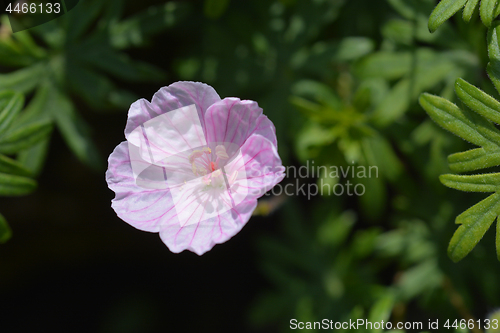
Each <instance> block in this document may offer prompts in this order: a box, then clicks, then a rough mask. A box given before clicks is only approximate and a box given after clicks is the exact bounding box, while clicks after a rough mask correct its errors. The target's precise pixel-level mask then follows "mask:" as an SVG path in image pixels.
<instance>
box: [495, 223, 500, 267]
mask: <svg viewBox="0 0 500 333" xmlns="http://www.w3.org/2000/svg"><path fill="white" fill-rule="evenodd" d="M495 243H496V245H497V258H498V260H500V223H498V221H497V236H496V242H495Z"/></svg>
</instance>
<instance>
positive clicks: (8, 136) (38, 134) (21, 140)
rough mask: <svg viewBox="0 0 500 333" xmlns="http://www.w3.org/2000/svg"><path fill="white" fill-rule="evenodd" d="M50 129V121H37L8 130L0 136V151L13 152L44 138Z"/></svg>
mask: <svg viewBox="0 0 500 333" xmlns="http://www.w3.org/2000/svg"><path fill="white" fill-rule="evenodd" d="M51 131H52V122H51V121H38V122H33V123H29V124H26V125H23V126H21V127H18V128H14V129H12V130H9V131H8V132H7V133H5V134H4V135H2V136H0V153H4V154H14V153H17V152H19V151H21V150H23V149H27V148H29V147H31V146H33V145H34V144H36V143H38V142H39V141H41V140H43V139H45V138H46V137H47V136H48V135H49V134H50V132H51Z"/></svg>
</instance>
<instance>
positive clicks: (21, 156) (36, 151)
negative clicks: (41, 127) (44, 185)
mask: <svg viewBox="0 0 500 333" xmlns="http://www.w3.org/2000/svg"><path fill="white" fill-rule="evenodd" d="M49 143H50V139H49V138H46V139H44V140H41V141H40V142H38V143H36V144H34V145H33V146H31V147H29V148H28V149H24V150H21V151H20V152H19V153H18V155H17V156H18V157H17V159H18V161H19V163H20V164H22V165H23V167H24V168H26V169H27V170H29V171H30V172H31V173H32V174H33V175H38V174H39V173H40V171H41V170H42V167H43V165H44V163H45V159H46V157H47V151H48V150H49Z"/></svg>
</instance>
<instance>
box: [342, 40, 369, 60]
mask: <svg viewBox="0 0 500 333" xmlns="http://www.w3.org/2000/svg"><path fill="white" fill-rule="evenodd" d="M374 48H375V43H374V42H373V41H372V40H371V39H369V38H366V37H346V38H343V39H342V41H341V42H340V44H339V48H338V51H337V54H336V55H335V57H336V59H337V60H338V61H350V60H355V59H358V58H361V57H363V56H365V55H367V54H369V53H371V52H372V51H373V49H374Z"/></svg>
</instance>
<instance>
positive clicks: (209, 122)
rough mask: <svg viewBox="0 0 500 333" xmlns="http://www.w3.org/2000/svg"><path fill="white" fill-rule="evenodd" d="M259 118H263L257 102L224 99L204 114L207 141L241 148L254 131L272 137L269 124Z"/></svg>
mask: <svg viewBox="0 0 500 333" xmlns="http://www.w3.org/2000/svg"><path fill="white" fill-rule="evenodd" d="M261 117H264V116H262V109H261V108H260V107H259V105H258V104H257V102H254V101H248V100H243V101H242V100H240V99H239V98H233V97H231V98H224V99H223V100H221V101H219V102H217V103H215V104H214V105H212V106H211V107H209V108H208V110H207V112H206V113H205V126H206V134H207V141H208V142H209V143H210V142H225V143H232V144H235V145H237V146H238V147H241V146H242V145H243V143H245V141H246V140H247V139H248V137H249V136H250V135H251V134H252V133H254V132H255V131H256V130H259V131H260V132H262V133H263V134H264V133H267V132H269V135H270V136H272V135H274V133H273V132H272V131H273V129H272V128H270V127H269V123H267V122H266V120H265V119H264V118H262V119H261ZM266 119H267V117H266ZM258 126H259V127H258ZM264 136H267V135H264ZM274 136H275V135H274Z"/></svg>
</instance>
